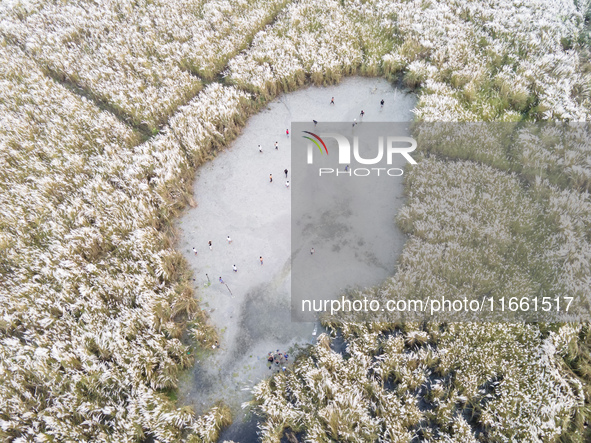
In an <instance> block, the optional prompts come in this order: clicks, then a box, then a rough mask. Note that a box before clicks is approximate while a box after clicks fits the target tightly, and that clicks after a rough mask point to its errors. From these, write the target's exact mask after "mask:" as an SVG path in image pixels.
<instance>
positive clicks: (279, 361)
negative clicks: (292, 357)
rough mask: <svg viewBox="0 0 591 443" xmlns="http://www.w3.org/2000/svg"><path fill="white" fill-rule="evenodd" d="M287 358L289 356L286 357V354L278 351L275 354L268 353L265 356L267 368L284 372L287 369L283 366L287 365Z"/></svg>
mask: <svg viewBox="0 0 591 443" xmlns="http://www.w3.org/2000/svg"><path fill="white" fill-rule="evenodd" d="M288 357H289V356H288V355H287V352H285V353H283V352H280V351H279V349H277V350H276V351H275V352H269V353H268V354H267V366H268V367H269V369H271V368H273V367H274V368H275V369H276V370H277V372H279V371H280V370H281V371H283V372H285V370H286V369H287V367H286V366H285V365H287V359H288Z"/></svg>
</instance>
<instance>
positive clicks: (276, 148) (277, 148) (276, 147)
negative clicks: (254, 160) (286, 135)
mask: <svg viewBox="0 0 591 443" xmlns="http://www.w3.org/2000/svg"><path fill="white" fill-rule="evenodd" d="M275 150H276V151H278V150H279V143H277V142H275Z"/></svg>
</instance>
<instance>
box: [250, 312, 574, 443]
mask: <svg viewBox="0 0 591 443" xmlns="http://www.w3.org/2000/svg"><path fill="white" fill-rule="evenodd" d="M383 327H386V328H388V325H386V324H382V325H378V324H374V325H362V324H348V325H343V328H342V333H343V335H344V338H345V339H347V342H348V346H347V349H346V352H345V353H344V355H341V354H338V353H335V352H334V351H332V350H331V349H330V347H329V343H330V339H329V337H328V336H321V337H319V344H318V345H316V346H315V347H314V348H313V349H312V351H311V353H310V355H308V356H306V357H302V358H301V359H300V360H298V362H297V365H296V367H295V368H294V369H293V370H292V371H288V372H286V373H282V374H278V375H276V376H275V377H273V379H271V380H268V381H264V382H261V383H260V384H259V385H257V386H256V387H255V389H254V391H253V393H254V395H255V400H254V401H253V402H252V403H251V404H250V407H252V408H254V409H255V410H256V411H258V412H259V413H262V414H263V415H264V416H265V417H266V420H265V422H264V423H263V425H262V426H261V431H262V433H263V438H262V441H266V442H278V441H279V440H280V437H281V435H282V434H283V432H284V430H285V429H287V428H289V429H291V430H292V431H294V432H302V433H303V435H304V438H305V439H307V440H312V441H334V440H336V441H360V440H361V441H400V442H409V441H411V440H413V439H416V438H424V439H425V438H426V439H430V440H432V441H464V442H465V441H513V440H515V441H555V440H556V439H557V438H558V437H559V436H560V435H561V433H562V432H563V431H564V429H566V428H568V426H569V425H570V423H571V419H572V413H573V411H574V410H576V409H577V408H579V407H581V406H582V404H583V393H582V386H581V384H580V383H579V382H577V381H576V380H574V379H572V378H570V377H568V376H566V374H565V370H564V368H563V367H562V365H561V363H560V358H557V357H558V352H559V347H557V345H556V344H555V341H556V340H557V338H556V337H557V336H556V335H554V334H551V335H550V336H548V337H546V338H544V337H543V336H542V335H541V333H540V331H539V329H538V328H537V327H536V326H526V325H503V324H496V325H493V324H491V325H488V326H486V327H483V325H482V324H480V323H478V324H476V323H465V324H450V325H448V326H439V325H425V327H424V328H420V326H419V325H418V324H414V325H407V330H406V332H404V331H399V330H396V331H395V332H394V334H392V333H391V332H390V331H389V330H388V329H385V330H384V329H382V328H383ZM417 335H420V336H422V337H424V338H422V339H421V340H420V341H419V342H418V343H417V342H415V341H414V338H415V337H416V336H417ZM561 346H564V345H561Z"/></svg>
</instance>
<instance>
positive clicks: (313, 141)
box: [302, 131, 328, 155]
mask: <svg viewBox="0 0 591 443" xmlns="http://www.w3.org/2000/svg"><path fill="white" fill-rule="evenodd" d="M302 132H304V133H306V134H310V135H311V136H312V137H314V138H315V139H316V140H318V141H316V140H314V138H312V137H308V136H307V135H302V137H304V138H305V139H308V140H310V141H311V142H312V143H314V144H315V145H316V146H318V149H320V153H322V148H321V147H320V145H319V144H318V142H320V143H322V146H324V150H325V151H326V155H328V149H327V148H326V145H325V144H324V141H323V140H322V139H321V138H320V137H319V136H317V135H316V134H314V133H313V132H310V131H302Z"/></svg>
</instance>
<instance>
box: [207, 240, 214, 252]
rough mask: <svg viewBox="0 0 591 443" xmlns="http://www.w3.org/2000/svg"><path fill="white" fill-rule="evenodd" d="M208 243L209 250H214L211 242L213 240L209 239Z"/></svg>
mask: <svg viewBox="0 0 591 443" xmlns="http://www.w3.org/2000/svg"><path fill="white" fill-rule="evenodd" d="M208 244H209V250H210V251H213V245H212V244H211V240H209V242H208Z"/></svg>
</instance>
